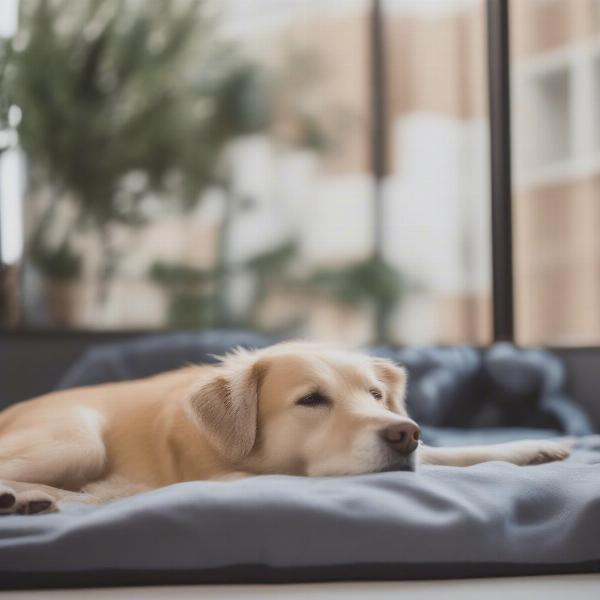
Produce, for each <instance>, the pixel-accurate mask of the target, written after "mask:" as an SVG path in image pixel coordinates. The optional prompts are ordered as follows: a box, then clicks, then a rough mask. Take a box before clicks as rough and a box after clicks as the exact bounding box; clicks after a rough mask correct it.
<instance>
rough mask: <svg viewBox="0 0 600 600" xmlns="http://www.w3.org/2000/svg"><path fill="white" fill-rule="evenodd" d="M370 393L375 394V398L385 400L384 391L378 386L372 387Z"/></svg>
mask: <svg viewBox="0 0 600 600" xmlns="http://www.w3.org/2000/svg"><path fill="white" fill-rule="evenodd" d="M369 393H370V394H371V396H373V398H375V400H383V392H382V391H381V390H378V389H377V388H371V389H370V390H369Z"/></svg>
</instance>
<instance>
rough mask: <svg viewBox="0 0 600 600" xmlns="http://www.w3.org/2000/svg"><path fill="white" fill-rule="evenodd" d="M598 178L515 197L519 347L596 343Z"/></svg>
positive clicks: (599, 318)
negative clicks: (541, 344)
mask: <svg viewBox="0 0 600 600" xmlns="http://www.w3.org/2000/svg"><path fill="white" fill-rule="evenodd" d="M599 200H600V176H595V177H591V178H587V179H581V180H578V181H573V182H571V183H565V184H562V185H554V186H547V187H540V188H536V189H533V190H530V191H527V192H517V193H516V194H515V196H514V222H515V266H516V269H515V275H516V277H515V283H516V289H515V292H516V314H517V336H518V339H519V341H520V342H521V343H524V344H531V343H533V344H538V343H548V342H549V343H553V344H570V343H578V344H579V343H582V344H593V343H597V342H598V339H599V338H600V236H599V235H598V230H599V227H600V201H599Z"/></svg>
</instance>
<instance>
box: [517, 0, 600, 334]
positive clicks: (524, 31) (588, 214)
mask: <svg viewBox="0 0 600 600" xmlns="http://www.w3.org/2000/svg"><path fill="white" fill-rule="evenodd" d="M510 8H511V48H512V71H513V91H512V94H513V97H512V103H513V131H514V134H513V163H514V164H513V166H514V194H513V214H514V224H515V230H514V247H515V267H516V270H515V284H516V333H517V339H518V341H519V342H520V343H522V344H549V345H582V344H583V345H585V344H597V343H598V342H599V341H600V311H598V306H599V305H600V252H599V250H600V235H599V234H598V227H599V225H600V3H599V2H597V0H536V1H532V2H518V1H515V0H513V1H512V2H511V6H510Z"/></svg>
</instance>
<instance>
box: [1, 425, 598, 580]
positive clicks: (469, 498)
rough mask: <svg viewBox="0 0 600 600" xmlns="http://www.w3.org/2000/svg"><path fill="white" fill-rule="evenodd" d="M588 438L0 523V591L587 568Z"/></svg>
mask: <svg viewBox="0 0 600 600" xmlns="http://www.w3.org/2000/svg"><path fill="white" fill-rule="evenodd" d="M599 540H600V436H592V437H588V438H585V439H583V440H582V441H581V443H580V448H579V449H577V450H576V451H575V453H574V454H573V456H572V457H571V458H570V459H569V460H567V461H566V462H563V463H551V464H546V465H539V466H531V467H516V466H514V465H510V464H508V463H500V462H494V463H486V464H481V465H477V466H474V467H469V468H464V469H458V468H450V467H434V466H426V467H422V468H421V470H420V471H418V472H417V473H406V472H398V473H380V474H371V475H362V476H354V477H336V478H314V479H311V478H303V477H286V476H262V477H256V478H251V479H246V480H240V481H236V482H228V483H223V482H190V483H182V484H177V485H174V486H171V487H168V488H163V489H160V490H156V491H152V492H148V493H145V494H142V495H140V496H136V497H132V498H127V499H124V500H120V501H117V502H114V503H112V504H108V505H105V506H100V507H90V506H82V505H72V506H68V507H67V508H66V510H65V512H63V513H60V514H51V515H42V516H37V517H36V516H34V517H21V516H10V517H2V518H0V587H2V588H4V589H8V588H13V589H16V588H32V587H74V586H84V587H91V586H107V585H124V584H128V585H142V584H159V583H160V584H174V583H207V582H213V583H214V582H222V583H234V582H258V581H261V582H300V581H331V580H360V579H415V578H448V577H479V576H493V575H523V574H548V573H577V572H599V571H600V541H599Z"/></svg>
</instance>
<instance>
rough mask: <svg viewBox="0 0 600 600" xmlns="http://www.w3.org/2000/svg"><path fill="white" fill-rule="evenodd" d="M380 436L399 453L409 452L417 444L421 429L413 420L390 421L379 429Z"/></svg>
mask: <svg viewBox="0 0 600 600" xmlns="http://www.w3.org/2000/svg"><path fill="white" fill-rule="evenodd" d="M381 437H383V439H384V440H385V441H386V442H387V443H388V444H389V445H390V446H392V448H393V449H394V450H395V451H396V452H399V453H400V454H410V453H411V452H413V451H414V450H415V448H416V447H417V446H418V445H419V438H420V437H421V430H420V429H419V426H418V425H417V424H416V423H415V422H413V421H402V422H400V423H392V424H391V425H388V426H387V427H384V428H383V429H382V430H381Z"/></svg>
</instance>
